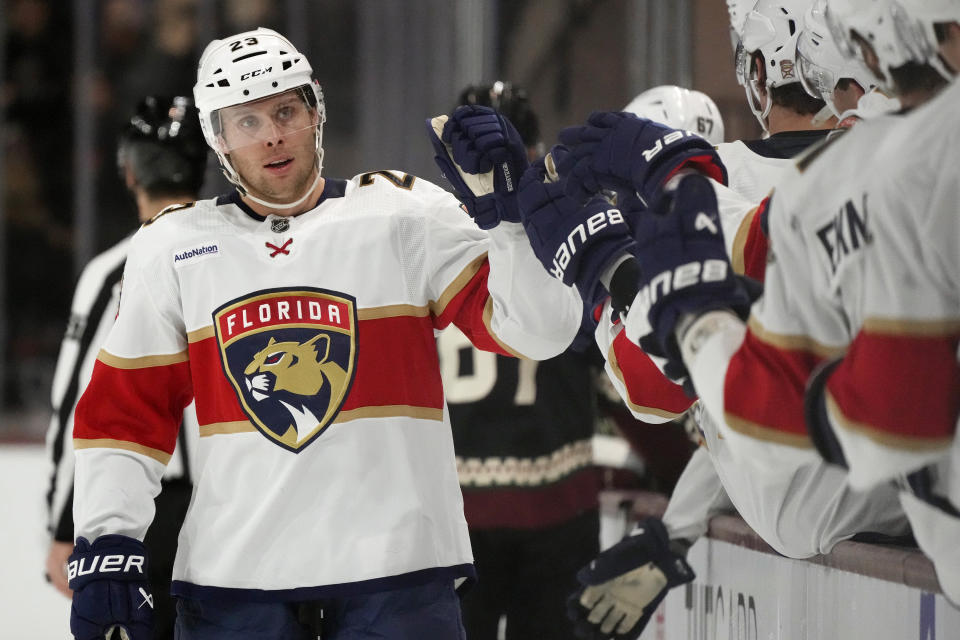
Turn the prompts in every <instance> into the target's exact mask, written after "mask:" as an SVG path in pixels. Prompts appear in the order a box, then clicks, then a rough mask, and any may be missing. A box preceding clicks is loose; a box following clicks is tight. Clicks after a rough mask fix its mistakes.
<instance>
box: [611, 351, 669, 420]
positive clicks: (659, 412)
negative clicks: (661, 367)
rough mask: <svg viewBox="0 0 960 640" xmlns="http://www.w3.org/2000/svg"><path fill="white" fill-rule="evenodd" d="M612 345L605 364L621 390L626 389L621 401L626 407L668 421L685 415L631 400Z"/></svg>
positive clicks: (628, 388)
mask: <svg viewBox="0 0 960 640" xmlns="http://www.w3.org/2000/svg"><path fill="white" fill-rule="evenodd" d="M613 344H614V343H613V342H612V341H611V342H610V348H609V349H608V350H607V362H608V363H609V364H610V369H611V371H613V375H615V376H617V380H619V381H620V384H622V385H623V388H624V389H626V397H625V398H624V399H623V401H624V402H625V403H626V405H627V406H628V407H630V408H631V409H633V410H634V411H636V412H637V413H647V414H650V415H652V416H660V417H661V418H666V419H668V420H676V419H677V418H679V417H680V416H682V415H683V414H684V413H686V411H683V412H681V413H674V412H672V411H666V410H665V409H657V408H656V407H644V406H642V405H639V404H637V403H635V402H634V401H633V400H631V399H630V387H629V386H627V381H626V380H624V378H623V371H622V370H621V369H620V363H619V362H618V361H617V352H616V351H614V349H613Z"/></svg>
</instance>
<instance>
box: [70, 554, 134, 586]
mask: <svg viewBox="0 0 960 640" xmlns="http://www.w3.org/2000/svg"><path fill="white" fill-rule="evenodd" d="M88 562H89V563H90V564H89V565H88V564H87V563H88ZM145 562H146V559H145V558H144V556H137V555H130V556H128V555H122V554H111V555H107V556H99V555H97V556H93V558H80V559H79V560H74V561H73V562H71V563H70V564H68V565H67V579H68V580H73V579H74V578H76V577H77V576H86V575H89V574H91V573H96V572H97V565H98V564H99V565H100V568H99V571H100V573H129V572H130V570H131V569H134V568H135V569H136V570H137V571H138V572H139V573H141V574H142V573H143V565H144V563H145Z"/></svg>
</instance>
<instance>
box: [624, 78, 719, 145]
mask: <svg viewBox="0 0 960 640" xmlns="http://www.w3.org/2000/svg"><path fill="white" fill-rule="evenodd" d="M623 110H624V111H629V112H630V113H633V114H635V115H638V116H640V117H641V118H648V119H650V120H653V121H655V122H660V123H662V124H665V125H667V126H669V127H673V128H674V129H683V130H685V131H692V132H693V133H696V134H698V135H700V136H702V137H703V138H705V139H706V140H707V141H708V142H709V143H710V144H720V143H721V142H723V118H722V117H721V116H720V110H719V109H717V105H716V104H715V103H714V102H713V100H711V99H710V96H708V95H707V94H705V93H703V92H702V91H695V90H691V89H684V88H683V87H678V86H676V85H672V84H668V85H662V86H659V87H653V88H652V89H647V90H646V91H644V92H643V93H641V94H640V95H638V96H637V97H635V98H634V99H633V100H631V101H630V104H628V105H627V106H626V107H624V108H623Z"/></svg>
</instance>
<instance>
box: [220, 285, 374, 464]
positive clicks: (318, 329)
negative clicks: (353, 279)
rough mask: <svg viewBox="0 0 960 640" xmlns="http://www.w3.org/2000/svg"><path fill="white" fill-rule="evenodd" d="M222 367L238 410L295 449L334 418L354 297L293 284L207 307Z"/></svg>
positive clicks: (346, 371)
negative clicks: (238, 404)
mask: <svg viewBox="0 0 960 640" xmlns="http://www.w3.org/2000/svg"><path fill="white" fill-rule="evenodd" d="M213 324H214V328H215V331H216V336H217V344H218V345H219V346H220V356H221V361H222V363H223V370H224V373H225V374H226V376H227V378H228V379H229V380H230V382H231V384H232V385H233V388H234V391H235V392H236V394H237V398H238V399H239V400H240V405H241V406H242V407H243V411H244V413H246V414H247V417H248V418H250V421H251V422H252V423H253V424H254V426H255V427H256V428H257V429H259V430H260V432H261V433H262V434H263V435H265V436H266V437H267V438H269V439H271V440H272V441H274V442H275V443H276V444H278V445H280V446H281V447H283V448H285V449H289V450H290V451H293V452H295V453H299V452H300V451H302V450H303V448H304V447H306V446H307V445H308V444H310V443H311V442H313V441H314V440H315V439H316V438H317V437H318V436H319V435H320V434H321V433H323V432H324V430H325V429H326V428H327V427H328V426H329V425H330V423H331V422H333V419H334V418H335V417H336V416H337V414H338V413H339V411H340V408H341V407H342V406H343V402H344V400H346V397H347V393H348V392H349V391H350V385H351V383H352V382H353V377H354V373H355V371H356V366H355V365H356V361H357V314H356V300H355V299H354V298H353V297H351V296H348V295H346V294H342V293H337V292H334V291H326V290H324V289H314V288H310V287H299V288H296V289H269V290H266V291H257V292H255V293H251V294H249V295H247V296H243V297H242V298H237V299H236V300H231V301H230V302H228V303H226V304H225V305H223V306H221V307H220V308H219V309H217V310H216V311H214V312H213Z"/></svg>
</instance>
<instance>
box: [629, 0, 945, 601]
mask: <svg viewBox="0 0 960 640" xmlns="http://www.w3.org/2000/svg"><path fill="white" fill-rule="evenodd" d="M902 4H904V5H906V8H904V7H901V6H899V4H897V3H893V2H890V1H880V0H831V2H830V3H829V6H828V12H827V16H828V18H829V19H831V20H832V26H833V31H834V33H835V34H837V41H838V42H842V43H845V49H846V50H847V51H849V52H851V53H852V52H853V51H855V50H856V49H857V48H859V49H860V50H861V51H862V52H863V56H864V59H865V61H866V63H867V64H868V66H870V67H871V69H872V70H873V71H874V73H875V74H876V75H877V77H878V80H879V81H880V82H882V83H885V84H887V85H896V86H898V87H899V88H900V90H901V94H900V98H901V100H902V102H903V103H904V105H905V106H906V107H908V108H911V107H914V108H916V109H915V111H914V112H913V113H911V114H910V115H907V116H885V117H880V118H876V119H874V120H868V121H867V122H865V123H862V124H860V125H858V126H857V127H855V128H854V129H853V130H852V131H851V132H850V133H847V134H845V135H844V136H842V137H840V138H839V139H838V141H837V142H835V143H833V144H830V145H828V146H827V147H826V148H824V149H820V150H818V152H817V153H812V154H810V155H809V157H807V158H805V159H803V160H802V161H801V162H800V163H799V165H798V169H797V170H796V172H795V174H794V175H793V176H791V177H789V178H788V179H787V180H785V181H784V182H782V183H781V186H780V187H779V188H778V189H777V192H776V193H775V194H774V197H773V200H772V205H771V209H770V214H769V215H770V234H771V239H772V246H773V254H772V255H771V259H770V260H769V263H768V268H767V273H766V282H765V291H764V296H763V298H762V299H761V300H760V301H759V302H758V303H757V304H756V305H754V306H753V309H752V314H751V317H750V321H749V323H747V324H746V325H745V324H744V323H743V322H742V321H741V320H739V319H738V318H737V317H736V316H734V315H732V314H730V313H729V312H727V311H713V310H712V309H717V308H722V307H725V306H728V305H729V302H730V300H729V298H728V296H729V293H730V292H732V291H735V289H733V288H732V286H731V283H732V281H731V279H730V277H729V275H723V274H724V273H729V265H726V267H724V263H725V260H724V251H723V247H724V241H723V237H722V234H721V233H720V232H719V226H718V225H717V224H716V222H717V221H718V220H717V203H716V200H715V198H714V196H713V193H712V190H711V189H709V188H704V183H703V181H702V180H700V179H699V178H696V177H694V178H690V179H687V180H684V182H682V183H681V184H680V187H679V188H678V190H677V191H676V193H675V194H673V198H674V203H675V204H674V206H672V207H669V208H670V209H671V210H672V213H671V215H667V216H662V217H650V218H649V219H648V222H649V224H648V225H646V226H645V227H644V228H643V229H641V230H640V231H639V233H638V237H641V236H642V237H643V238H644V241H643V242H641V246H640V247H639V248H638V252H637V255H638V259H639V260H640V262H641V265H645V273H646V275H645V276H643V277H642V278H641V279H640V284H641V294H640V296H639V297H638V299H637V301H636V303H635V305H634V306H633V307H632V308H631V311H630V313H629V314H628V316H627V319H626V322H625V324H626V332H627V334H628V335H629V336H631V337H632V338H633V339H634V340H636V339H639V338H640V336H641V335H646V337H645V338H644V341H645V344H647V345H649V346H651V348H652V349H653V350H654V351H655V352H658V353H661V354H666V355H667V356H668V357H669V359H670V360H671V363H672V365H673V366H674V367H675V368H683V367H684V366H685V367H688V368H689V371H690V374H691V376H692V380H693V383H694V386H695V387H696V389H697V391H698V392H699V393H700V396H701V398H702V400H703V402H704V404H705V408H706V410H707V411H708V412H709V413H710V415H711V417H712V418H713V420H714V421H715V422H716V423H717V424H718V426H719V429H720V434H721V435H722V437H723V438H724V440H725V442H727V444H728V445H729V447H730V448H731V450H732V451H733V452H734V455H735V456H736V457H737V458H738V459H740V460H741V461H743V463H744V464H751V465H759V468H760V469H761V470H762V469H764V468H771V469H774V468H777V467H780V466H782V465H784V464H794V465H796V464H806V463H807V462H808V461H811V460H814V459H816V458H817V452H816V451H815V450H814V449H813V443H814V442H816V443H817V444H818V446H819V447H820V448H821V449H822V450H823V451H824V452H825V454H826V456H827V458H828V459H834V460H837V461H840V460H843V459H844V457H846V459H847V462H849V463H850V467H851V472H850V475H849V480H850V482H851V484H852V485H853V487H855V488H866V487H869V486H876V485H877V484H878V483H882V482H885V481H888V480H889V479H891V478H895V477H897V476H898V475H900V474H907V473H910V472H912V471H916V470H918V469H922V468H924V467H925V466H926V465H933V467H932V470H933V471H935V472H938V473H933V474H931V473H920V474H919V475H913V476H911V477H910V491H905V492H904V493H903V494H901V501H902V504H903V507H904V509H905V511H906V512H907V515H908V517H909V519H910V522H911V525H912V526H913V529H914V533H915V535H916V537H917V539H918V541H919V542H920V545H921V548H922V549H923V550H924V551H925V552H926V553H927V554H928V555H930V557H931V559H932V560H933V561H934V564H935V566H936V568H937V572H938V576H939V577H940V581H941V586H942V588H943V589H944V593H945V594H946V595H947V597H948V598H951V599H953V600H955V601H956V600H957V599H958V596H960V584H958V582H957V576H958V575H960V558H958V554H957V551H956V545H955V544H954V543H953V542H950V540H955V538H956V534H957V531H958V530H960V520H958V519H957V513H956V503H957V496H956V493H954V490H953V489H952V488H951V487H949V486H948V485H946V484H945V481H944V478H945V477H949V476H950V474H949V473H946V472H945V470H949V469H951V464H950V462H949V456H950V454H951V447H952V446H953V445H954V430H955V425H956V420H957V407H956V403H957V398H958V388H960V387H958V384H960V383H958V380H960V372H958V370H957V364H956V350H957V343H958V339H960V334H958V332H957V331H956V326H957V320H958V318H960V301H958V300H957V298H956V294H955V291H956V287H955V286H954V285H955V269H954V265H952V264H949V263H950V261H951V260H955V258H956V255H957V251H956V246H955V243H956V237H957V235H956V233H955V232H954V227H955V224H956V223H955V215H954V214H955V203H956V198H957V194H956V193H955V192H954V191H955V189H956V180H955V176H954V175H953V174H954V171H955V166H956V162H955V161H951V160H950V158H951V157H952V155H953V154H955V153H956V145H957V140H956V139H955V138H956V134H957V133H958V132H960V122H958V121H957V113H956V109H955V108H954V107H955V104H956V102H955V101H956V91H957V89H956V85H955V84H954V86H953V87H951V88H950V89H949V90H948V91H946V92H944V95H942V96H940V97H938V98H937V99H935V100H932V101H930V103H929V104H927V105H925V106H923V107H919V105H921V104H922V103H924V102H925V101H927V100H928V99H929V98H931V97H932V96H933V95H934V94H935V93H936V90H937V89H938V88H939V86H941V85H942V80H941V81H938V80H937V79H936V77H937V76H936V73H935V72H933V71H932V68H930V67H927V66H924V65H923V61H925V60H929V61H931V62H937V60H938V58H937V48H936V47H935V44H939V51H940V53H941V54H942V55H943V56H944V57H945V58H946V59H947V60H948V61H949V62H950V64H951V66H953V65H956V64H957V63H960V56H956V51H957V42H958V38H960V28H958V25H957V24H956V20H957V18H960V3H958V2H956V1H954V0H951V1H947V0H944V1H943V2H933V3H923V4H922V5H918V4H913V3H910V4H907V3H906V2H903V3H902ZM903 21H906V22H903ZM934 32H937V33H939V34H940V35H939V42H938V41H937V40H936V39H934V38H933V36H932V35H929V34H933V33H934ZM905 87H910V89H911V90H909V91H906V92H903V91H902V90H903V89H904V88H905ZM917 107H919V108H917ZM904 158H910V162H909V163H905V162H904V161H903V159H904ZM665 245H671V246H673V247H674V249H675V252H674V253H673V254H670V255H668V254H666V253H664V252H663V251H660V250H658V249H656V248H655V247H663V246H665ZM941 256H945V257H941ZM705 260H710V261H713V262H711V263H710V269H711V273H712V274H713V275H714V277H713V278H708V279H707V280H708V281H700V282H692V283H691V285H690V286H689V287H684V288H682V289H678V290H674V291H671V292H670V293H669V294H665V292H664V291H663V290H662V289H661V290H658V291H657V292H656V293H654V292H653V290H652V289H651V288H650V282H651V280H652V278H654V277H656V276H657V274H660V273H661V272H664V271H667V270H670V269H672V268H673V267H675V266H678V265H681V264H686V263H692V264H695V265H702V264H704V261H705ZM942 261H943V262H942ZM931 265H938V266H935V267H933V268H931ZM948 265H949V266H948ZM940 266H943V268H942V269H941V268H940ZM641 269H642V270H644V267H643V266H641ZM878 292H882V293H879V295H878ZM918 327H919V328H921V329H923V328H925V330H918ZM651 328H652V329H651ZM844 354H846V356H845V357H843V358H842V360H841V362H842V364H841V365H839V367H838V368H837V370H836V371H833V373H832V374H831V373H830V369H820V372H821V373H820V374H818V375H816V376H815V375H814V374H815V372H816V371H817V370H818V367H819V366H820V365H821V364H823V363H824V362H827V361H829V360H831V359H833V358H836V357H839V356H844ZM879 354H883V357H879ZM681 356H682V357H681ZM931 367H932V368H933V369H934V370H936V371H937V373H936V375H933V376H931V375H929V372H930V371H931ZM827 376H829V382H828V383H826V385H824V384H823V381H824V380H825V379H827ZM743 380H750V381H751V382H752V384H749V385H746V384H743V383H741V382H738V381H743ZM921 381H922V382H921ZM808 384H809V385H810V388H811V390H812V391H811V392H810V394H811V395H809V396H808V403H810V404H811V405H812V407H813V408H814V409H815V410H813V411H811V413H810V415H809V416H808V419H807V421H806V422H805V421H804V395H805V387H806V386H807V385H808ZM824 387H826V389H827V391H828V393H823V389H824ZM825 416H830V418H829V419H828V418H826V417H825ZM827 425H829V426H827ZM834 435H835V436H836V439H834V438H833V436H834ZM837 440H839V443H838V442H837Z"/></svg>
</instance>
